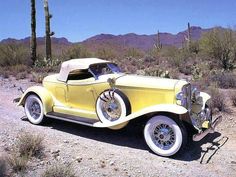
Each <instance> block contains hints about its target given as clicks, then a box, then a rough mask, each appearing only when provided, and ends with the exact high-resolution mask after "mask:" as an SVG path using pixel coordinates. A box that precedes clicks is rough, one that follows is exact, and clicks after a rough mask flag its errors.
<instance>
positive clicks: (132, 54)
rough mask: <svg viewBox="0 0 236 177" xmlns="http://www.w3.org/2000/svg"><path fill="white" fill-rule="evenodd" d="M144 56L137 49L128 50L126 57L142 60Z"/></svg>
mask: <svg viewBox="0 0 236 177" xmlns="http://www.w3.org/2000/svg"><path fill="white" fill-rule="evenodd" d="M143 56H144V53H143V52H142V51H141V50H139V49H137V48H128V49H127V51H126V53H125V57H129V58H142V57H143Z"/></svg>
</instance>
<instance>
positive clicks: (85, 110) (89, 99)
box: [66, 77, 109, 118]
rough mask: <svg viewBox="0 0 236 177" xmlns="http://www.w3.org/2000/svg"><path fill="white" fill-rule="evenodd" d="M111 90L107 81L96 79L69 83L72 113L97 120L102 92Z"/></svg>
mask: <svg viewBox="0 0 236 177" xmlns="http://www.w3.org/2000/svg"><path fill="white" fill-rule="evenodd" d="M108 88H109V84H108V83H107V82H106V81H101V80H96V79H95V78H94V77H89V78H85V79H75V80H70V79H69V80H68V81H67V88H66V94H67V104H68V105H69V107H70V108H71V111H74V112H77V113H78V115H82V116H83V117H88V118H96V109H95V105H96V100H97V97H98V96H99V94H100V92H102V91H103V90H106V89H108Z"/></svg>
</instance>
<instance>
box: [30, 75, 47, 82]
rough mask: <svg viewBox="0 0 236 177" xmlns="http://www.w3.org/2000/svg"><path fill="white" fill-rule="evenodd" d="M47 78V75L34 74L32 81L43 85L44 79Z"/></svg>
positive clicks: (31, 77)
mask: <svg viewBox="0 0 236 177" xmlns="http://www.w3.org/2000/svg"><path fill="white" fill-rule="evenodd" d="M46 76H47V73H39V72H38V73H37V72H32V73H31V76H30V81H31V82H36V83H42V81H43V79H44V77H46Z"/></svg>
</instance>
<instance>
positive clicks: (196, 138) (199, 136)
mask: <svg viewBox="0 0 236 177" xmlns="http://www.w3.org/2000/svg"><path fill="white" fill-rule="evenodd" d="M221 121H222V116H219V117H217V118H216V119H215V120H214V122H212V124H211V125H210V128H208V129H206V130H205V131H203V132H201V133H197V134H195V135H193V141H200V140H201V139H202V138H204V137H205V136H206V135H207V134H208V133H214V132H215V128H216V126H218V125H219V124H220V123H221Z"/></svg>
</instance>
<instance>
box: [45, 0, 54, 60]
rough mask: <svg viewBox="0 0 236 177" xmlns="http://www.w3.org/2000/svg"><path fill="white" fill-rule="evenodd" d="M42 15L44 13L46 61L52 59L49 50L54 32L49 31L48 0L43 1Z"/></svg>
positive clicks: (50, 50)
mask: <svg viewBox="0 0 236 177" xmlns="http://www.w3.org/2000/svg"><path fill="white" fill-rule="evenodd" d="M44 13H45V47H46V59H47V60H51V59H52V49H51V36H53V35H54V32H51V30H50V19H51V18H52V14H50V13H49V7H48V0H44Z"/></svg>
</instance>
